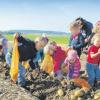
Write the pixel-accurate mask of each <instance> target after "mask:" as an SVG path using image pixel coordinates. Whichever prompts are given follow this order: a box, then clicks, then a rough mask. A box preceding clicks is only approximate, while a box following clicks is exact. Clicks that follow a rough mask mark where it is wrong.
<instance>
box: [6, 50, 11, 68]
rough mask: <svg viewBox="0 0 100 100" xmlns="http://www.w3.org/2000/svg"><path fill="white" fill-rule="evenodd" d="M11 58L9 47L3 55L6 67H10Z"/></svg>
mask: <svg viewBox="0 0 100 100" xmlns="http://www.w3.org/2000/svg"><path fill="white" fill-rule="evenodd" d="M11 58H12V49H9V50H8V52H7V54H6V56H5V59H6V64H7V68H10V66H11Z"/></svg>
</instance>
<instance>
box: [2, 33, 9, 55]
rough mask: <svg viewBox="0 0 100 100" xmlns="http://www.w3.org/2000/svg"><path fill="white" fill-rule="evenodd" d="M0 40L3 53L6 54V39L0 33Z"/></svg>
mask: <svg viewBox="0 0 100 100" xmlns="http://www.w3.org/2000/svg"><path fill="white" fill-rule="evenodd" d="M0 42H1V44H2V47H3V53H4V55H5V56H6V54H7V51H8V40H7V39H6V38H5V37H4V36H2V34H1V33H0Z"/></svg>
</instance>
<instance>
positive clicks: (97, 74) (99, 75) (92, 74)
mask: <svg viewBox="0 0 100 100" xmlns="http://www.w3.org/2000/svg"><path fill="white" fill-rule="evenodd" d="M86 69H87V74H88V82H89V84H90V85H91V86H93V85H94V82H95V80H100V69H99V65H98V64H91V63H87V64H86Z"/></svg>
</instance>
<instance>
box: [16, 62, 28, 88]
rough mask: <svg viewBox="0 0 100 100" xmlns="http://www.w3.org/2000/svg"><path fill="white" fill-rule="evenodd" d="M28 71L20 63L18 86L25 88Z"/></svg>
mask: <svg viewBox="0 0 100 100" xmlns="http://www.w3.org/2000/svg"><path fill="white" fill-rule="evenodd" d="M25 73H26V69H25V68H24V67H23V66H22V64H21V63H19V70H18V84H19V85H21V86H25V83H26V79H25Z"/></svg>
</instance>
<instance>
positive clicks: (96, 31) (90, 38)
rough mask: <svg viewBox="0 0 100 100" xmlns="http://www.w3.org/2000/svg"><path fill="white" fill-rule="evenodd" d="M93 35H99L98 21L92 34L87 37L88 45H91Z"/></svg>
mask: <svg viewBox="0 0 100 100" xmlns="http://www.w3.org/2000/svg"><path fill="white" fill-rule="evenodd" d="M95 34H100V21H97V22H96V24H95V26H94V28H93V30H92V34H91V35H90V37H89V42H88V44H89V45H91V40H92V38H93V36H94V35H95Z"/></svg>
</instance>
